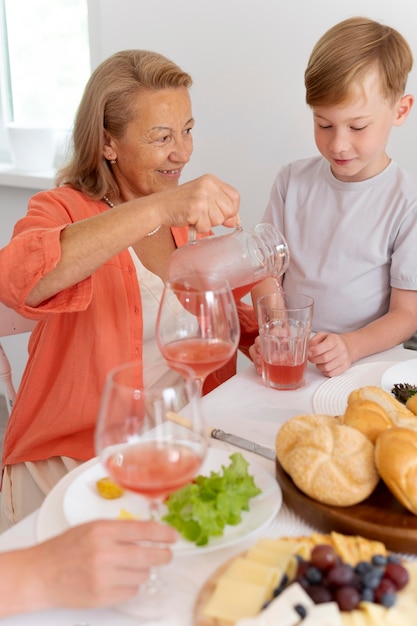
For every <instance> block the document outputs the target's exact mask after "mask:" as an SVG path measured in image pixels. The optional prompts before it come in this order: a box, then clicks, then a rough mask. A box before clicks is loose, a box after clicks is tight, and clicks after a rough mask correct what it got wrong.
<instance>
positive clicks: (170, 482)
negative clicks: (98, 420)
mask: <svg viewBox="0 0 417 626" xmlns="http://www.w3.org/2000/svg"><path fill="white" fill-rule="evenodd" d="M201 460H202V459H201V456H199V455H198V454H197V453H196V451H195V450H193V449H192V447H190V446H183V445H180V444H175V443H174V444H173V443H169V442H167V441H164V442H161V441H149V442H146V441H142V442H141V443H135V444H132V445H127V446H120V447H115V448H114V451H113V452H112V454H110V455H109V456H108V457H107V458H106V460H105V463H104V465H105V467H106V468H107V470H108V472H109V474H110V475H111V476H112V478H113V479H114V480H115V481H116V482H117V483H118V484H119V485H121V486H122V487H124V488H125V489H129V490H130V491H135V492H136V493H139V494H141V495H143V496H146V497H148V498H158V499H160V498H164V497H165V496H167V495H168V494H170V493H172V492H173V491H176V490H177V489H180V488H181V487H183V486H184V485H186V484H187V483H189V482H191V481H192V480H193V478H194V476H195V475H196V473H197V471H198V468H199V467H200V465H201Z"/></svg>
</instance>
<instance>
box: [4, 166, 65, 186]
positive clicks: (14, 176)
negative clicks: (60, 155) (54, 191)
mask: <svg viewBox="0 0 417 626" xmlns="http://www.w3.org/2000/svg"><path fill="white" fill-rule="evenodd" d="M0 186H1V187H21V188H22V189H36V190H39V191H41V190H43V189H51V187H54V186H55V170H50V171H46V172H22V171H18V170H15V169H14V168H13V166H12V165H10V164H9V163H0Z"/></svg>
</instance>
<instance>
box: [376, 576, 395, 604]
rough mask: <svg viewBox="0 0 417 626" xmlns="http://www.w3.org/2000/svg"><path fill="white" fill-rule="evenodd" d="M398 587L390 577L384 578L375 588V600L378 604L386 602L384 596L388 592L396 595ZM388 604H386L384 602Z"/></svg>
mask: <svg viewBox="0 0 417 626" xmlns="http://www.w3.org/2000/svg"><path fill="white" fill-rule="evenodd" d="M395 592H396V588H395V585H394V583H393V582H392V580H389V578H383V579H382V580H381V582H380V583H379V585H378V587H377V588H376V589H375V602H377V603H378V604H384V601H383V599H384V597H385V596H386V595H387V594H394V597H395ZM384 606H386V604H384Z"/></svg>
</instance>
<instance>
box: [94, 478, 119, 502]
mask: <svg viewBox="0 0 417 626" xmlns="http://www.w3.org/2000/svg"><path fill="white" fill-rule="evenodd" d="M96 486H97V490H98V492H99V494H100V495H101V496H102V497H103V498H106V500H113V499H115V498H121V497H122V495H123V494H124V489H123V487H120V485H118V484H117V483H115V482H114V480H112V479H111V478H109V477H108V476H104V477H103V478H100V479H99V480H98V481H97V482H96Z"/></svg>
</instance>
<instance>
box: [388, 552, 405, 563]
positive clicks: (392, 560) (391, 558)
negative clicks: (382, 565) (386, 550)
mask: <svg viewBox="0 0 417 626" xmlns="http://www.w3.org/2000/svg"><path fill="white" fill-rule="evenodd" d="M387 563H402V559H401V557H400V556H398V554H389V555H388V557H387Z"/></svg>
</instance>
